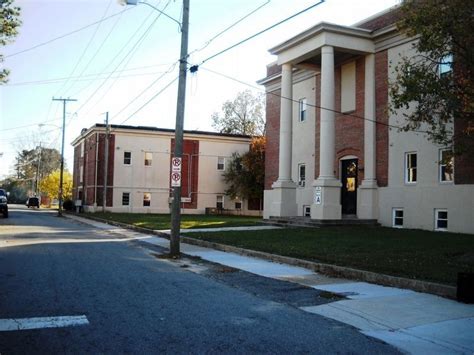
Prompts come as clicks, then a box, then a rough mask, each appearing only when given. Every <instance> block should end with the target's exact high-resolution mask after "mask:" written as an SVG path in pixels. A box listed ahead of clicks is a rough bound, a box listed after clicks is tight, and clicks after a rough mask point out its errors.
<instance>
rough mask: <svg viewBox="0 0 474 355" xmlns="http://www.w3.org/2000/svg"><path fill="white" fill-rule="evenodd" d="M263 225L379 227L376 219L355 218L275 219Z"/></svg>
mask: <svg viewBox="0 0 474 355" xmlns="http://www.w3.org/2000/svg"><path fill="white" fill-rule="evenodd" d="M263 223H265V224H269V225H274V226H280V227H310V228H320V227H329V226H360V225H364V226H378V225H379V223H378V222H377V220H375V219H358V218H357V217H355V216H343V218H342V219H339V220H320V219H311V218H309V217H274V216H271V217H270V218H269V219H264V220H263Z"/></svg>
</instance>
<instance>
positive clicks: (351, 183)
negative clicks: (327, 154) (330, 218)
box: [341, 159, 357, 214]
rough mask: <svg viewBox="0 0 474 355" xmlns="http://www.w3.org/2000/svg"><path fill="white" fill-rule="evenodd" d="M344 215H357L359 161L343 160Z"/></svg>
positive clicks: (342, 195) (342, 201) (342, 203)
mask: <svg viewBox="0 0 474 355" xmlns="http://www.w3.org/2000/svg"><path fill="white" fill-rule="evenodd" d="M341 182H342V188H341V205H342V214H356V213H357V159H347V160H341Z"/></svg>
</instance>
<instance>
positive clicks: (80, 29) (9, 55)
mask: <svg viewBox="0 0 474 355" xmlns="http://www.w3.org/2000/svg"><path fill="white" fill-rule="evenodd" d="M131 9H132V8H126V9H124V10H122V11H120V12H117V13H116V14H113V15H110V16H108V17H106V18H104V19H102V20H99V21H95V22H92V23H90V24H88V25H86V26H84V27H81V28H78V29H77V30H74V31H71V32H68V33H65V34H63V35H61V36H59V37H56V38H53V39H50V40H48V41H46V42H43V43H39V44H37V45H35V46H33V47H30V48H27V49H23V50H21V51H18V52H15V53H12V54H8V55H5V56H4V58H5V59H6V58H11V57H14V56H17V55H19V54H23V53H26V52H29V51H32V50H34V49H36V48H39V47H42V46H45V45H47V44H50V43H53V42H55V41H58V40H60V39H63V38H65V37H68V36H70V35H73V34H75V33H78V32H80V31H83V30H85V29H88V28H89V27H92V26H94V25H97V24H98V23H100V22H104V21H107V20H109V19H111V18H113V17H115V16H118V15H120V14H122V13H124V12H125V11H130V10H131Z"/></svg>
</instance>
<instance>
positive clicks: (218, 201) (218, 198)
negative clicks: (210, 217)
mask: <svg viewBox="0 0 474 355" xmlns="http://www.w3.org/2000/svg"><path fill="white" fill-rule="evenodd" d="M216 208H217V209H218V210H222V209H224V196H222V195H219V196H216Z"/></svg>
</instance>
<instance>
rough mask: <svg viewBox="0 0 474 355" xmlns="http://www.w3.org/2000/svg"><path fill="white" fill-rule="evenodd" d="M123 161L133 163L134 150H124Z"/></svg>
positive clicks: (126, 163) (128, 163) (127, 163)
mask: <svg viewBox="0 0 474 355" xmlns="http://www.w3.org/2000/svg"><path fill="white" fill-rule="evenodd" d="M123 163H124V164H125V165H130V164H132V152H123Z"/></svg>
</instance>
